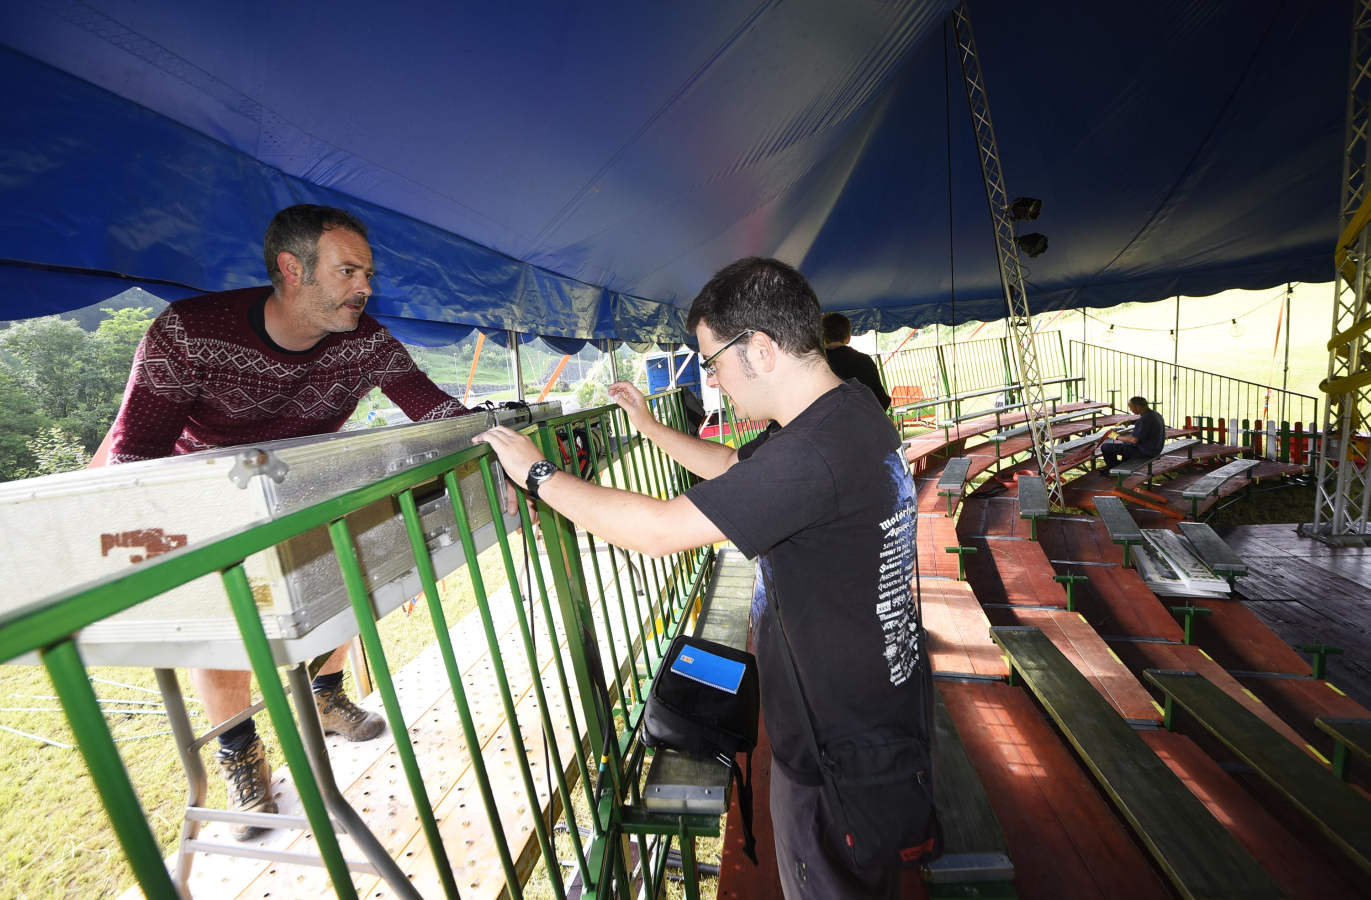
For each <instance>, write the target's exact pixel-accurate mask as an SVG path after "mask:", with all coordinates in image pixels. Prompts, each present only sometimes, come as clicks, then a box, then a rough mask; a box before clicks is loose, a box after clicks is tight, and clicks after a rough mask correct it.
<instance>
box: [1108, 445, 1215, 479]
mask: <svg viewBox="0 0 1371 900" xmlns="http://www.w3.org/2000/svg"><path fill="white" fill-rule="evenodd" d="M1199 442H1200V441H1199V439H1198V438H1180V439H1178V440H1174V441H1171V442H1170V443H1168V444H1167V445H1166V446H1164V447H1162V452H1161V453H1158V454H1157V455H1156V456H1136V457H1134V458H1133V459H1125V460H1123V461H1122V462H1120V463H1119V464H1118V465H1117V466H1113V467H1111V468H1110V470H1109V474H1110V475H1113V476H1114V478H1115V484H1117V485H1118V486H1119V487H1123V480H1124V479H1125V478H1127V477H1128V476H1129V475H1136V474H1138V473H1139V472H1141V471H1142V470H1143V469H1146V470H1147V481H1146V482H1144V483H1145V484H1151V482H1152V466H1153V465H1154V464H1155V463H1156V462H1157V460H1159V459H1161V458H1162V457H1163V456H1176V455H1177V454H1179V453H1180V452H1181V451H1182V450H1185V451H1186V458H1187V459H1194V458H1195V445H1196V444H1198V443H1199Z"/></svg>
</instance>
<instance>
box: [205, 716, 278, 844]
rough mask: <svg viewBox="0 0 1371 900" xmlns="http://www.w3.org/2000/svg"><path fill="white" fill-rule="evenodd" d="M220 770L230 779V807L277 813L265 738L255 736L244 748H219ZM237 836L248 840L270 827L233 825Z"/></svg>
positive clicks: (241, 839)
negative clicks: (233, 749) (236, 749)
mask: <svg viewBox="0 0 1371 900" xmlns="http://www.w3.org/2000/svg"><path fill="white" fill-rule="evenodd" d="M218 759H219V771H220V772H221V773H223V776H224V780H225V781H227V782H228V793H229V809H231V810H234V811H235V812H254V813H274V812H276V801H275V799H273V798H272V796H271V763H269V762H267V751H266V748H265V747H263V746H262V739H261V738H260V737H255V738H253V739H252V743H251V744H248V745H247V746H246V747H244V748H243V749H242V750H238V751H231V750H224V749H220V751H219V753H218ZM229 827H230V828H231V830H232V831H233V836H234V838H235V839H237V840H240V841H249V840H252V839H253V838H255V837H257V836H259V835H261V834H264V833H266V832H267V831H269V830H270V829H268V828H262V827H260V826H258V825H231V826H229Z"/></svg>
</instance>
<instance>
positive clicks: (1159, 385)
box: [1069, 340, 1319, 462]
mask: <svg viewBox="0 0 1371 900" xmlns="http://www.w3.org/2000/svg"><path fill="white" fill-rule="evenodd" d="M1069 357H1070V359H1071V361H1072V364H1073V365H1072V368H1073V370H1074V371H1073V374H1076V375H1081V376H1084V378H1085V382H1084V391H1085V396H1087V397H1092V398H1094V399H1096V400H1106V399H1108V400H1110V401H1111V402H1112V403H1113V404H1114V405H1115V406H1116V407H1118V408H1123V407H1124V406H1126V405H1127V401H1128V398H1129V397H1131V396H1135V395H1141V396H1144V397H1146V398H1148V400H1149V401H1151V402H1152V403H1153V404H1154V405H1157V406H1159V407H1160V408H1161V411H1162V415H1163V417H1164V418H1165V419H1166V421H1167V422H1168V423H1169V424H1171V425H1173V426H1175V425H1179V424H1181V423H1183V422H1186V421H1187V420H1189V421H1190V422H1191V423H1192V424H1194V425H1195V426H1197V427H1200V428H1201V429H1202V431H1203V434H1204V436H1205V438H1206V439H1208V440H1217V441H1221V442H1227V443H1232V444H1238V445H1241V446H1246V447H1251V446H1254V445H1255V444H1259V443H1261V442H1262V436H1263V435H1265V434H1266V431H1265V428H1264V427H1263V424H1264V423H1279V425H1278V427H1276V428H1275V429H1273V437H1275V439H1276V441H1277V444H1278V448H1277V447H1273V448H1271V449H1272V451H1273V453H1272V455H1273V457H1275V458H1279V459H1281V460H1283V461H1290V460H1292V459H1293V460H1295V461H1298V462H1302V461H1303V460H1304V458H1305V457H1306V456H1308V454H1309V453H1310V452H1312V442H1313V441H1316V440H1317V437H1318V436H1317V434H1315V433H1314V432H1315V431H1316V429H1317V422H1318V416H1319V401H1318V398H1317V397H1311V396H1309V395H1308V394H1300V393H1296V392H1295V391H1284V390H1280V389H1279V388H1273V387H1269V386H1267V385H1263V384H1257V383H1255V382H1251V381H1243V380H1242V379H1240V378H1230V377H1228V376H1227V375H1217V374H1215V373H1213V372H1206V371H1203V370H1201V369H1192V368H1190V367H1188V366H1178V365H1175V364H1174V363H1169V362H1166V361H1164V360H1160V359H1153V358H1152V357H1147V356H1137V355H1135V354H1132V353H1124V352H1122V351H1119V350H1113V349H1110V348H1108V347H1098V346H1095V345H1093V344H1085V343H1082V342H1081V341H1075V340H1073V341H1071V347H1070V353H1069ZM1292 423H1293V425H1292Z"/></svg>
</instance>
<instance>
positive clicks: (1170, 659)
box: [1109, 641, 1305, 746]
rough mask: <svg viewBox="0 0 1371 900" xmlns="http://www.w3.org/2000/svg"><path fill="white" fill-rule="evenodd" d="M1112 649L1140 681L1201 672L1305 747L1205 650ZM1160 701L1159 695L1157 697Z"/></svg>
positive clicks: (1125, 644) (1121, 644)
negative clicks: (1155, 672)
mask: <svg viewBox="0 0 1371 900" xmlns="http://www.w3.org/2000/svg"><path fill="white" fill-rule="evenodd" d="M1109 646H1110V648H1111V649H1112V650H1113V651H1114V652H1115V653H1116V654H1118V656H1119V658H1120V659H1121V660H1123V662H1124V665H1126V666H1128V669H1129V671H1131V672H1133V673H1134V674H1135V675H1137V676H1139V677H1141V675H1142V672H1143V670H1144V669H1171V670H1178V671H1183V672H1198V673H1199V674H1201V675H1203V676H1204V677H1205V678H1208V679H1209V680H1210V681H1212V682H1213V683H1214V684H1215V685H1217V686H1218V687H1219V688H1220V689H1221V690H1223V692H1224V693H1225V694H1227V695H1228V696H1230V697H1232V698H1233V699H1235V700H1237V701H1238V702H1239V703H1241V704H1242V705H1243V706H1244V707H1246V708H1247V709H1248V710H1250V711H1251V712H1252V713H1253V714H1254V715H1257V716H1259V717H1260V718H1261V720H1262V721H1264V722H1265V723H1266V724H1268V725H1270V726H1271V727H1272V728H1274V729H1276V730H1277V731H1278V732H1280V733H1281V734H1283V735H1285V737H1286V738H1287V739H1289V741H1290V742H1291V743H1293V744H1295V745H1297V746H1304V743H1305V741H1304V739H1303V738H1302V737H1301V736H1300V734H1299V732H1297V731H1296V730H1295V729H1293V728H1291V727H1290V725H1289V724H1287V723H1286V722H1285V720H1284V719H1282V718H1281V717H1280V716H1279V715H1278V714H1277V713H1276V712H1275V710H1273V709H1271V707H1269V706H1267V705H1266V704H1265V703H1263V702H1262V701H1261V700H1260V699H1259V698H1258V697H1257V696H1256V695H1254V694H1252V693H1249V692H1248V691H1246V690H1244V689H1243V685H1242V684H1240V683H1239V682H1238V680H1237V679H1236V678H1234V677H1233V676H1232V675H1230V674H1229V673H1228V670H1227V669H1224V668H1223V667H1222V666H1220V665H1219V664H1218V663H1216V662H1215V661H1214V660H1213V659H1211V658H1210V657H1209V656H1208V655H1207V654H1206V653H1205V652H1204V651H1203V650H1201V649H1200V648H1199V647H1195V646H1186V645H1185V644H1160V643H1153V642H1150V641H1138V642H1132V641H1110V642H1109ZM1158 698H1160V694H1159V695H1158Z"/></svg>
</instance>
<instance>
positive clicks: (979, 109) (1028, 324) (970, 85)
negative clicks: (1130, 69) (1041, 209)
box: [952, 3, 1063, 510]
mask: <svg viewBox="0 0 1371 900" xmlns="http://www.w3.org/2000/svg"><path fill="white" fill-rule="evenodd" d="M952 19H953V23H954V24H955V27H956V32H957V50H958V54H959V56H960V59H961V64H962V80H963V82H964V84H965V86H966V101H967V105H968V106H969V107H970V111H971V125H972V129H973V130H974V131H975V133H976V148H977V151H978V153H979V156H980V161H981V176H982V178H984V180H985V196H986V201H987V203H988V204H989V206H990V218H991V222H992V223H993V225H994V230H995V253H996V256H997V257H998V259H999V265H1000V283H1001V284H1002V285H1003V286H1004V296H1005V307H1006V308H1005V320H1006V323H1007V327H1008V330H1009V333H1010V334H1011V335H1012V336H1013V339H1014V342H1013V346H1014V358H1015V362H1016V363H1017V365H1018V370H1019V371H1018V376H1019V382H1020V385H1021V387H1022V388H1023V401H1024V404H1023V405H1024V412H1025V413H1026V415H1027V417H1028V420H1027V424H1028V431H1029V434H1031V435H1032V436H1033V457H1034V459H1035V460H1036V461H1037V464H1038V471H1039V472H1040V473H1042V477H1043V483H1044V484H1045V485H1046V486H1047V500H1048V506H1049V507H1050V508H1052V509H1056V510H1060V509H1061V508H1062V505H1063V504H1062V485H1061V478H1060V477H1059V476H1058V474H1057V460H1056V457H1055V456H1054V455H1053V453H1052V447H1051V436H1052V435H1051V428H1050V426H1049V423H1048V417H1049V416H1050V414H1051V413H1050V410H1049V409H1048V407H1047V402H1046V401H1045V400H1044V399H1043V383H1042V375H1041V373H1040V372H1039V369H1038V354H1037V351H1036V350H1035V349H1034V346H1033V316H1032V315H1031V314H1030V313H1029V310H1028V295H1027V294H1026V293H1024V280H1023V269H1022V268H1020V266H1019V245H1018V240H1017V238H1016V236H1015V234H1014V216H1013V214H1012V213H1011V209H1010V203H1009V194H1008V193H1007V192H1006V190H1005V184H1004V172H1003V170H1002V169H1001V167H1000V151H999V148H998V146H997V145H996V143H995V129H994V126H993V125H992V124H991V121H990V99H989V97H987V96H986V91H985V79H984V78H983V77H982V75H981V63H980V59H979V57H978V56H977V54H976V39H975V37H974V36H973V35H972V33H971V19H970V17H969V16H968V14H967V10H966V4H965V3H960V4H958V6H957V9H956V10H955V11H954V12H953V14H952ZM1035 215H1036V213H1035ZM1035 252H1040V251H1035Z"/></svg>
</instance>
